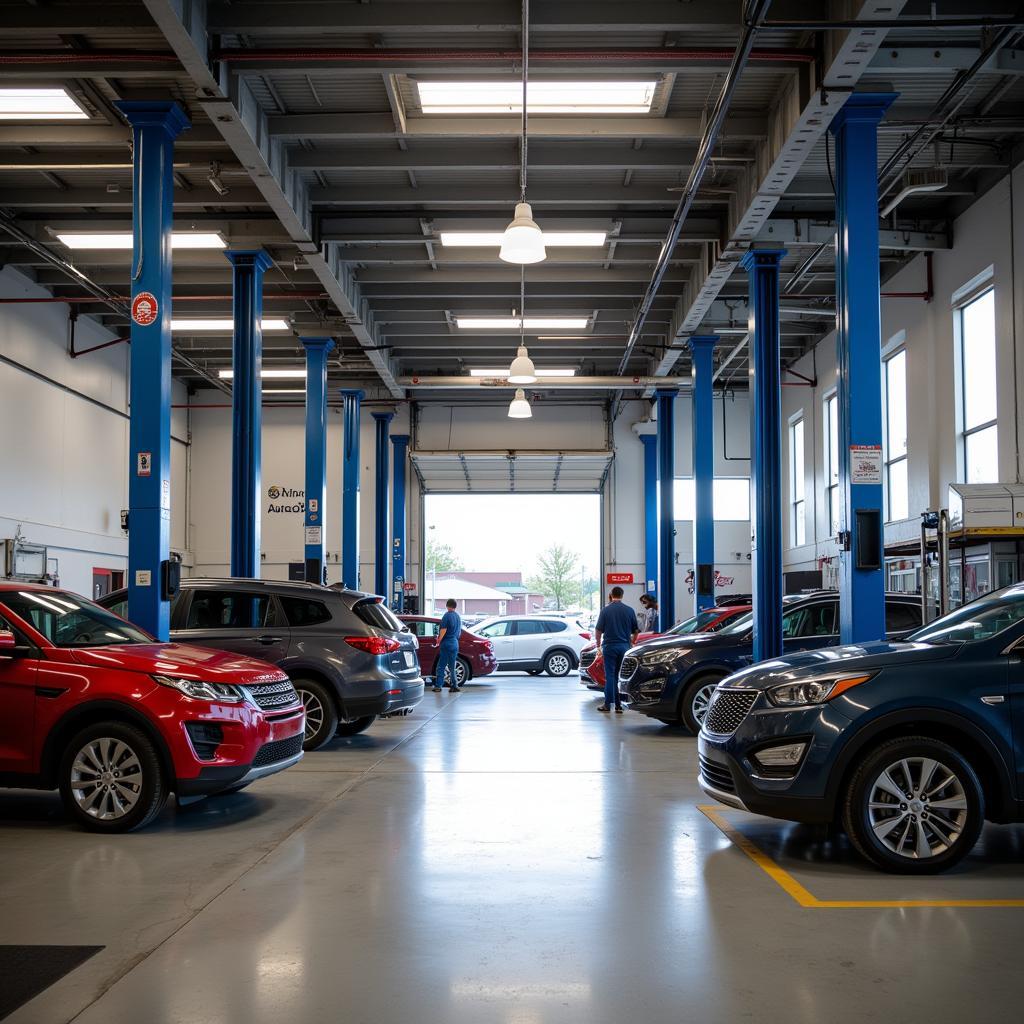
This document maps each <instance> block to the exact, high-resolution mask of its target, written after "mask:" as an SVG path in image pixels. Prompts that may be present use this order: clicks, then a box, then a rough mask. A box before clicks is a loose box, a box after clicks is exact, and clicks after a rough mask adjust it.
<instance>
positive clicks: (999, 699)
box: [981, 693, 1006, 704]
mask: <svg viewBox="0 0 1024 1024" xmlns="http://www.w3.org/2000/svg"><path fill="white" fill-rule="evenodd" d="M1005 701H1006V698H1005V697H1004V696H1003V695H1002V694H999V693H997V694H992V695H989V696H986V697H982V698H981V703H982V704H1002V703H1004V702H1005Z"/></svg>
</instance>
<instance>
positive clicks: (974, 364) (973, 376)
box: [957, 288, 999, 484]
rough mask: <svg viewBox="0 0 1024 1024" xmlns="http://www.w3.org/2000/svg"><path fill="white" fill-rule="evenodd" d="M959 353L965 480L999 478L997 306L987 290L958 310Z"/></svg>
mask: <svg viewBox="0 0 1024 1024" xmlns="http://www.w3.org/2000/svg"><path fill="white" fill-rule="evenodd" d="M957 316H958V320H959V330H958V336H959V356H960V431H961V432H960V445H961V449H960V457H961V459H962V461H963V478H964V482H965V483H969V484H981V483H995V482H996V481H998V479H999V458H998V456H999V449H998V440H997V436H996V307H995V291H994V290H993V289H991V288H989V290H988V291H986V292H984V293H982V294H981V295H979V296H978V297H977V298H976V299H973V300H972V301H971V302H968V303H967V304H966V305H964V306H961V307H960V309H959V310H957Z"/></svg>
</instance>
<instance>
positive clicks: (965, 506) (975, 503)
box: [948, 484, 1024, 531]
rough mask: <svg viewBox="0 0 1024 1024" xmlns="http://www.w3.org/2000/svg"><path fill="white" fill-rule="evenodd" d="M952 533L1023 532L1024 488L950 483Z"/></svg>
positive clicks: (1006, 485)
mask: <svg viewBox="0 0 1024 1024" xmlns="http://www.w3.org/2000/svg"><path fill="white" fill-rule="evenodd" d="M948 508H949V528H950V529H951V530H986V529H987V530H1006V531H1009V530H1021V531H1024V485H1022V484H950V486H949V503H948Z"/></svg>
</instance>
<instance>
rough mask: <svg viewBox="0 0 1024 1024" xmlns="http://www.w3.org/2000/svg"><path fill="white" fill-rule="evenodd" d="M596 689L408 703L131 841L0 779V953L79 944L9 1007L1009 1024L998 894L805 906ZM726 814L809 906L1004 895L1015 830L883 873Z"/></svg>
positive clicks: (1016, 1011) (1019, 893)
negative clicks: (937, 872)
mask: <svg viewBox="0 0 1024 1024" xmlns="http://www.w3.org/2000/svg"><path fill="white" fill-rule="evenodd" d="M596 699H597V697H596V695H595V694H593V693H590V692H588V691H586V690H584V689H583V687H581V686H580V685H579V682H578V680H577V678H576V677H575V676H571V677H569V678H568V679H565V680H552V679H548V678H546V677H540V678H532V677H528V676H518V675H501V676H495V677H490V678H489V679H485V680H483V681H481V682H478V683H474V684H472V685H471V686H470V688H469V690H468V691H467V692H466V693H465V694H463V695H460V696H457V697H450V696H449V695H448V693H447V691H446V692H445V694H444V695H441V696H438V695H435V694H430V693H428V695H427V699H426V700H425V701H424V703H423V705H421V707H420V708H419V709H418V710H417V712H416V714H415V715H413V716H411V717H409V718H406V719H400V720H396V721H389V722H383V723H378V724H377V725H375V726H374V728H373V729H371V730H370V732H369V733H368V734H366V735H364V736H359V737H355V738H353V739H351V740H343V741H339V742H337V743H335V744H333V745H332V746H330V747H328V748H327V749H326V750H325V751H322V752H320V753H317V754H313V755H310V756H308V757H307V758H306V759H305V760H304V761H303V762H302V763H301V764H300V765H299V766H298V767H297V768H295V769H293V770H291V771H289V772H286V773H284V774H282V775H278V776H276V777H274V778H273V779H269V780H266V781H265V782H263V783H261V784H258V785H257V786H255V787H253V788H252V789H251V790H249V791H247V792H245V793H242V794H238V795H236V796H233V797H223V798H219V799H214V800H209V801H206V802H204V803H202V804H199V805H195V806H192V807H189V808H186V809H184V810H181V811H179V810H177V809H175V808H174V807H173V806H169V807H168V809H167V810H166V811H165V812H164V814H163V815H162V816H161V817H160V819H159V820H158V821H157V823H156V824H155V826H154V827H151V828H149V829H148V830H146V831H144V832H141V833H138V834H135V835H130V836H122V837H117V838H110V839H104V838H97V837H95V836H91V835H88V834H86V833H83V832H80V831H78V830H77V829H75V828H74V827H72V826H71V825H69V824H68V822H67V821H66V820H65V818H64V817H63V814H62V812H61V809H60V805H59V802H58V801H57V799H56V797H54V796H50V795H49V794H42V795H41V794H26V793H10V792H9V793H2V792H0V907H2V908H3V913H2V914H0V943H53V944H65V943H66V944H82V945H103V946H104V947H105V948H104V950H103V951H102V952H100V953H99V954H97V955H96V956H95V957H93V958H92V959H91V960H89V961H88V962H87V963H86V964H84V965H83V966H82V967H80V968H78V969H77V970H76V971H74V972H72V973H71V974H69V975H67V976H66V977H65V978H64V979H63V980H61V981H59V982H58V983H57V984H55V985H53V986H52V987H51V988H50V989H48V990H47V991H45V992H44V993H43V994H41V995H40V996H38V997H37V998H36V999H34V1000H32V1001H31V1002H30V1003H28V1004H26V1005H25V1006H24V1007H22V1009H21V1010H19V1011H16V1012H15V1013H14V1014H13V1015H12V1016H10V1017H8V1018H7V1021H8V1022H9V1024H29V1022H32V1024H53V1022H64V1021H70V1020H72V1019H74V1020H75V1021H76V1022H79V1024H100V1022H102V1024H110V1022H111V1021H118V1022H120V1021H138V1022H142V1024H163V1022H176V1024H177V1022H180V1024H206V1022H216V1024H235V1022H238V1024H280V1022H281V1021H293V1022H299V1024H306V1022H320V1021H326V1020H344V1021H345V1022H346V1024H390V1022H403V1024H404V1022H407V1021H416V1022H424V1024H490V1022H501V1024H562V1022H569V1021H571V1022H581V1024H582V1022H588V1024H603V1022H609V1024H623V1022H628V1021H635V1022H637V1024H660V1022H665V1024H668V1022H672V1024H678V1022H681V1021H700V1022H712V1024H719V1022H720V1024H734V1022H737V1021H741V1020H751V1021H755V1022H771V1024H774V1022H780V1024H782V1022H785V1024H803V1022H806V1024H819V1022H822V1021H829V1022H832V1024H845V1022H853V1021H857V1022H864V1021H875V1020H879V1021H881V1020H885V1021H892V1020H900V1021H903V1022H907V1024H916V1022H918V1021H920V1022H924V1021H927V1022H929V1024H936V1022H945V1021H970V1022H976V1021H989V1020H991V1021H997V1020H998V1021H1000V1022H1005V1021H1006V1020H1012V1019H1018V1018H1019V1016H1020V959H1021V948H1022V947H1021V942H1022V940H1024V905H1021V906H1019V907H1000V908H979V907H929V908H919V907H918V908H847V909H831V908H812V909H809V908H804V907H801V906H799V905H798V904H797V903H795V902H794V900H793V899H792V898H791V896H790V895H789V894H787V893H786V892H785V891H783V889H782V888H780V886H779V885H778V884H777V883H776V882H775V881H773V880H772V878H771V877H769V875H768V874H767V873H766V872H765V871H764V870H762V868H761V867H759V866H758V865H757V864H756V863H754V861H753V860H751V859H750V857H748V856H747V854H745V853H744V852H742V851H741V850H740V849H738V848H737V847H736V846H735V845H734V844H733V843H732V842H731V841H730V840H729V839H728V838H727V837H726V836H725V835H724V834H723V833H722V831H720V830H719V828H718V827H716V825H715V824H714V823H713V822H712V821H711V820H710V819H709V818H708V817H707V816H705V814H703V813H702V812H701V811H699V810H698V809H697V805H700V804H707V803H709V801H708V800H707V799H706V798H704V796H703V795H702V794H701V793H700V792H699V790H698V788H697V786H696V783H695V781H694V775H695V760H696V752H695V741H694V740H693V739H692V738H691V737H689V736H687V735H685V734H681V733H678V732H674V731H672V730H669V729H666V728H664V727H663V726H660V725H658V724H651V723H650V722H649V721H648V720H647V719H645V718H641V717H640V716H639V715H636V714H634V713H630V712H627V713H626V714H625V715H623V716H621V717H612V718H611V719H608V718H606V717H605V716H602V715H598V714H597V712H596V711H595V707H596V703H595V702H596ZM723 820H727V821H728V823H729V825H730V826H732V827H735V828H737V829H739V831H740V832H741V833H742V834H743V835H746V836H748V837H749V838H751V839H752V840H754V842H755V843H756V844H757V845H758V847H759V848H760V849H762V850H764V851H765V852H767V853H768V854H770V855H771V856H772V857H774V858H775V859H776V861H777V862H778V863H779V864H780V865H781V866H782V867H783V868H785V869H786V870H787V871H788V872H790V873H791V874H792V876H793V877H795V878H796V879H797V880H798V881H799V882H800V884H801V885H803V886H804V887H806V889H807V890H809V891H810V892H811V893H813V894H814V896H816V897H818V898H820V899H822V900H841V901H844V900H905V899H910V898H913V899H933V900H940V901H946V900H951V899H957V900H963V899H972V900H973V899H1017V900H1021V901H1022V904H1024V872H1022V870H1021V850H1022V847H1024V830H1022V829H1019V828H998V829H997V828H990V829H987V830H986V833H985V836H984V838H983V841H982V843H981V844H979V848H978V850H977V851H976V853H975V855H973V856H972V857H971V858H969V860H968V861H967V862H966V863H965V864H964V866H963V867H961V868H960V869H959V870H958V871H956V872H955V873H953V874H951V875H947V876H944V877H942V878H938V879H930V880H924V881H920V880H914V881H908V880H905V879H897V878H892V877H887V876H883V875H880V874H878V873H876V872H873V871H871V870H869V869H867V868H866V867H864V866H863V865H862V864H861V863H860V862H859V861H858V860H857V859H856V858H855V857H854V855H852V854H851V853H850V852H849V851H848V849H847V848H846V845H845V843H839V844H826V843H821V842H819V841H818V840H817V839H816V838H815V836H814V835H812V834H811V833H810V832H808V831H807V830H804V829H799V828H796V827H794V826H788V825H786V824H784V823H779V822H772V821H769V820H767V819H761V818H755V817H752V816H748V815H744V814H739V813H737V812H733V811H729V812H726V813H724V814H723ZM0 984H2V979H0Z"/></svg>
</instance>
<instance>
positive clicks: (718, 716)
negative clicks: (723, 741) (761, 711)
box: [704, 690, 757, 736]
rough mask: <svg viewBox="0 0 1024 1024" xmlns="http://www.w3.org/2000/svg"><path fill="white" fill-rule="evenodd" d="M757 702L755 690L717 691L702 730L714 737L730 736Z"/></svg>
mask: <svg viewBox="0 0 1024 1024" xmlns="http://www.w3.org/2000/svg"><path fill="white" fill-rule="evenodd" d="M755 700H757V691H756V690H717V691H716V692H715V695H714V697H712V699H711V706H710V707H709V708H708V714H707V718H705V719H704V728H705V729H706V730H707V731H708V732H713V733H715V735H716V736H731V735H732V734H733V733H734V732H735V731H736V730H737V729H738V728H739V727H740V725H741V724H742V723H743V719H744V718H746V717H747V715H748V714H749V713H750V709H751V708H752V707H753V706H754V701H755Z"/></svg>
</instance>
